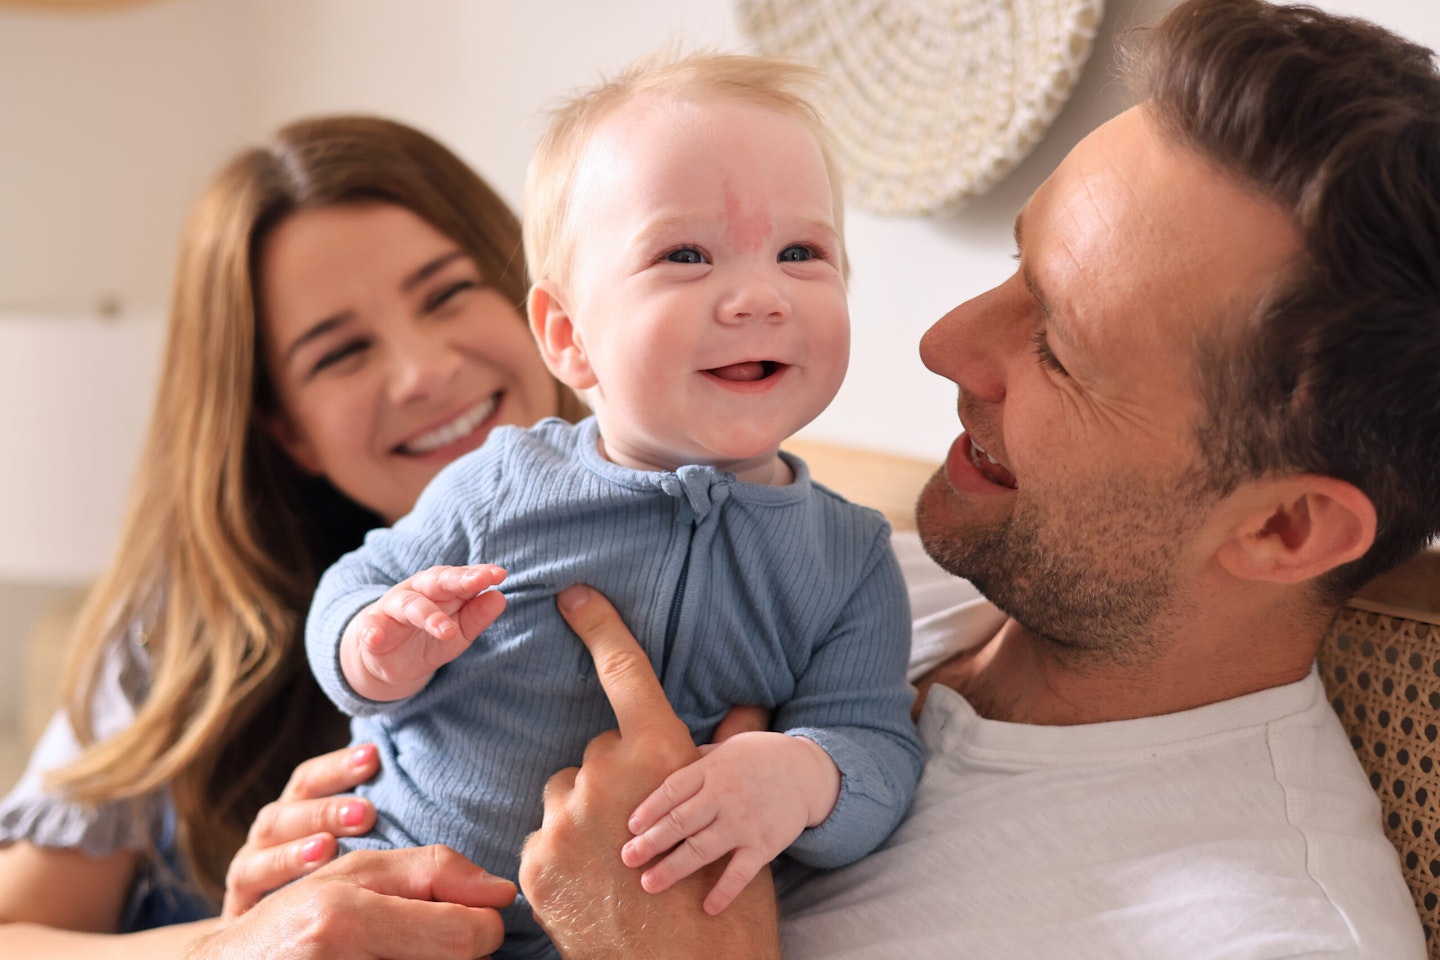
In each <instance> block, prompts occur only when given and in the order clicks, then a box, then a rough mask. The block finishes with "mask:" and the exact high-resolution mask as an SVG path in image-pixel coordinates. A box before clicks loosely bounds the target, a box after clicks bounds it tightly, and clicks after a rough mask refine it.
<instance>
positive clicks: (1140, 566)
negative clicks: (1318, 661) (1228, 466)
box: [916, 469, 1214, 667]
mask: <svg viewBox="0 0 1440 960" xmlns="http://www.w3.org/2000/svg"><path fill="white" fill-rule="evenodd" d="M1092 486H1093V487H1094V488H1095V489H1089V487H1092ZM953 496H954V493H953V491H952V490H951V489H950V486H949V483H948V481H947V480H946V479H945V476H944V472H943V469H942V470H941V471H939V472H937V473H936V475H935V476H934V477H932V478H931V479H930V482H929V484H927V486H926V488H925V491H924V492H923V493H922V494H921V496H920V500H919V503H918V504H917V507H916V516H917V521H918V527H919V530H920V538H921V542H922V544H923V545H924V547H925V551H926V553H928V554H929V555H930V557H931V559H933V560H934V561H935V562H936V563H938V564H939V565H940V566H941V567H943V568H944V569H946V570H948V571H949V572H950V573H952V574H955V575H956V576H959V577H964V578H965V579H967V580H969V581H970V582H971V583H973V584H974V585H975V587H976V588H977V589H978V590H979V591H980V592H981V593H982V594H984V595H985V597H986V598H987V599H989V600H990V602H992V603H994V604H995V605H996V606H997V607H999V608H1000V609H1001V610H1002V611H1004V612H1005V613H1006V614H1007V615H1009V616H1011V617H1013V618H1014V619H1015V620H1016V621H1018V622H1019V623H1020V624H1021V625H1022V626H1024V627H1025V628H1026V629H1027V630H1029V631H1030V632H1031V633H1033V634H1035V635H1036V637H1037V638H1038V639H1040V640H1041V641H1042V642H1044V643H1045V644H1046V646H1047V647H1048V648H1049V649H1050V650H1051V652H1052V653H1053V655H1054V656H1055V657H1056V658H1057V659H1059V660H1061V661H1062V662H1067V663H1069V664H1070V665H1072V666H1075V667H1082V666H1084V665H1087V664H1091V665H1094V664H1100V663H1107V664H1116V665H1134V664H1139V663H1144V662H1147V661H1149V660H1152V659H1153V658H1154V657H1155V656H1156V655H1157V654H1158V653H1159V652H1160V651H1161V650H1162V649H1163V648H1164V646H1165V641H1166V638H1167V637H1168V635H1169V632H1170V631H1169V625H1170V624H1172V623H1174V622H1176V621H1177V620H1179V619H1181V618H1184V617H1188V616H1193V614H1194V610H1195V604H1194V603H1193V601H1192V600H1191V599H1190V598H1189V597H1188V596H1187V595H1186V594H1187V589H1182V587H1181V585H1180V584H1179V582H1178V577H1177V574H1176V565H1177V558H1178V557H1179V556H1180V554H1181V552H1182V550H1183V548H1184V545H1185V543H1186V542H1187V540H1188V538H1189V536H1190V535H1191V534H1193V532H1194V531H1195V529H1196V528H1198V527H1199V525H1200V523H1201V521H1202V519H1203V517H1204V512H1205V509H1206V507H1207V506H1209V505H1210V504H1212V503H1213V502H1214V495H1213V494H1211V493H1209V488H1208V486H1206V485H1205V484H1204V483H1203V482H1202V481H1201V480H1199V479H1198V477H1197V476H1196V475H1195V474H1187V475H1185V476H1183V477H1181V478H1179V479H1177V480H1173V481H1171V482H1170V483H1168V484H1166V485H1165V486H1164V488H1163V489H1162V488H1160V487H1159V486H1157V485H1156V484H1154V483H1148V484H1147V483H1145V482H1143V481H1139V480H1134V479H1119V478H1115V477H1109V478H1106V479H1105V481H1104V482H1103V484H1102V483H1100V482H1094V483H1092V484H1085V485H1081V486H1080V487H1077V489H1075V490H1073V491H1066V493H1065V496H1064V501H1063V505H1064V508H1065V509H1064V513H1065V516H1064V517H1060V516H1057V515H1055V514H1054V512H1053V511H1051V512H1050V514H1049V515H1047V513H1046V512H1045V511H1044V510H1042V509H1041V507H1040V506H1039V505H1037V504H1035V503H1033V502H1031V503H1028V504H1025V505H1022V506H1021V507H1020V508H1019V509H1018V510H1017V511H1016V512H1015V513H1013V514H1011V515H1010V516H1008V517H1006V518H1005V519H1004V520H1003V521H1000V522H999V523H997V524H996V525H994V526H991V527H989V528H988V529H987V528H977V527H972V526H967V524H966V522H965V516H964V512H963V510H961V509H958V508H957V507H956V506H955V505H953V504H947V503H946V502H945V501H946V500H948V499H950V498H952V497H953Z"/></svg>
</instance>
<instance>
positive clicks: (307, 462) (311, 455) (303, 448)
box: [254, 410, 322, 477]
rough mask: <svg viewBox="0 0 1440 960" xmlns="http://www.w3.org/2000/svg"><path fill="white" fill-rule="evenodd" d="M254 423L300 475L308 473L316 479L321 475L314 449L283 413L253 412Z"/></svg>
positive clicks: (318, 460) (318, 459)
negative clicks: (273, 441) (288, 458)
mask: <svg viewBox="0 0 1440 960" xmlns="http://www.w3.org/2000/svg"><path fill="white" fill-rule="evenodd" d="M254 416H255V422H256V423H257V424H258V425H259V427H260V429H262V430H264V431H265V432H266V433H268V434H270V436H271V437H272V438H273V439H274V440H275V443H276V444H278V445H279V447H280V449H281V450H284V451H285V453H286V455H287V456H289V457H290V459H291V460H293V461H294V462H295V466H297V467H299V468H300V470H301V472H302V473H308V474H310V475H311V476H312V477H318V476H320V474H321V473H322V471H321V469H320V458H319V457H318V456H317V455H316V453H315V447H314V445H312V444H311V443H310V440H309V438H308V437H306V436H305V435H304V434H303V433H301V432H300V430H298V429H297V428H296V426H295V424H294V423H292V422H291V421H290V418H289V417H287V416H286V415H285V414H283V413H262V412H261V411H259V410H256V411H255V414H254Z"/></svg>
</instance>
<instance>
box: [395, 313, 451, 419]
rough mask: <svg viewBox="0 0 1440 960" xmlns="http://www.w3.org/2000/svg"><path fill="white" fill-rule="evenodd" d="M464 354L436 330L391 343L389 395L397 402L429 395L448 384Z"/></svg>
mask: <svg viewBox="0 0 1440 960" xmlns="http://www.w3.org/2000/svg"><path fill="white" fill-rule="evenodd" d="M463 363H464V358H463V357H462V356H461V355H460V351H459V350H457V349H455V347H454V346H453V345H451V344H450V343H449V342H448V341H447V340H446V339H445V338H444V337H442V336H440V335H439V334H438V333H437V332H436V331H434V330H421V331H416V332H415V333H412V334H411V335H409V336H406V337H404V338H401V339H399V340H398V341H397V342H396V343H395V344H394V346H393V347H392V354H391V372H390V398H391V400H392V401H393V402H395V403H397V404H403V403H408V402H411V401H414V400H423V399H429V398H431V397H434V396H437V395H439V394H441V393H443V392H444V391H445V390H446V389H448V388H449V386H450V385H451V383H452V382H453V381H454V379H455V375H456V374H457V373H458V372H459V370H460V367H461V365H462V364H463Z"/></svg>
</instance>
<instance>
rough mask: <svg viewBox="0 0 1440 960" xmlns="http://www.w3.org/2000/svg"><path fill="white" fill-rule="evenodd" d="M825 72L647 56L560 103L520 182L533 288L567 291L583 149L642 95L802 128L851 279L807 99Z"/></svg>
mask: <svg viewBox="0 0 1440 960" xmlns="http://www.w3.org/2000/svg"><path fill="white" fill-rule="evenodd" d="M823 82H824V74H822V73H821V72H820V71H819V70H816V69H815V68H813V67H807V66H804V65H803V64H799V63H796V62H794V61H792V60H784V59H780V58H778V57H759V56H749V55H746V54H737V53H715V52H709V51H706V52H697V53H691V54H688V55H684V56H676V55H674V54H669V53H663V54H652V55H650V56H646V57H642V58H641V59H639V60H636V61H634V62H633V63H631V64H630V65H629V66H628V67H626V68H625V69H624V70H623V71H621V72H620V73H619V74H618V75H617V76H615V77H613V78H612V79H610V80H607V81H604V82H602V83H601V84H600V85H599V86H597V87H594V88H593V89H591V90H589V91H587V92H585V93H582V94H580V95H579V96H576V97H574V98H573V99H571V100H568V101H565V102H563V103H561V104H560V105H559V106H558V107H556V108H555V109H554V110H552V111H551V113H550V125H549V127H548V128H547V129H546V131H545V134H544V136H543V137H541V139H540V143H539V145H538V146H537V147H536V148H535V153H534V155H533V156H532V157H531V158H530V168H529V171H528V172H527V174H526V178H525V208H524V210H525V212H524V240H525V259H526V262H527V263H528V264H529V265H530V281H531V284H532V285H535V284H540V283H546V284H554V285H557V286H559V287H561V288H564V287H565V285H566V284H567V283H568V281H569V272H570V266H571V261H572V259H573V254H574V248H575V242H576V237H575V230H574V223H573V217H572V203H571V200H572V193H573V191H574V186H575V177H576V173H577V171H578V170H579V167H580V162H581V159H582V158H583V156H584V153H585V149H586V147H587V146H588V145H589V143H590V139H591V137H592V136H594V134H595V131H596V130H597V129H598V128H599V126H600V124H601V123H602V122H603V121H604V120H605V118H607V117H608V116H610V114H612V113H613V112H614V111H615V110H616V109H618V108H619V107H621V106H623V105H624V104H626V103H629V102H630V101H631V100H634V99H635V98H636V97H638V96H641V95H647V94H653V95H656V96H660V97H663V98H665V99H667V100H669V101H671V102H681V103H695V102H700V101H707V100H729V101H732V102H739V103H744V104H750V105H753V106H757V107H763V108H765V109H767V110H773V111H774V112H776V113H778V114H781V115H782V116H786V117H791V118H793V119H795V120H798V121H799V122H800V123H802V124H804V125H805V127H806V128H807V129H808V130H809V131H810V133H811V134H812V135H813V136H814V137H815V141H816V143H817V144H819V147H820V153H821V156H822V157H823V158H824V161H825V172H826V174H827V175H828V177H829V180H830V192H831V195H832V196H833V198H834V200H833V202H834V218H835V232H836V234H837V237H838V243H839V250H838V253H839V265H840V269H841V275H842V276H845V277H848V276H849V269H850V259H849V257H848V256H847V255H846V253H845V239H844V237H845V232H844V213H845V209H844V208H845V204H844V199H843V195H842V192H841V182H840V170H839V167H837V166H836V163H835V156H834V150H833V149H832V144H831V139H830V135H829V133H828V132H827V131H826V129H825V124H824V122H823V121H822V120H821V118H820V113H819V111H817V110H816V108H815V107H814V106H813V104H812V102H811V100H810V95H811V94H813V93H815V92H817V91H818V90H819V88H820V86H821V84H822V83H823Z"/></svg>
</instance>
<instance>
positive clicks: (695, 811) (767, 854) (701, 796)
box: [620, 733, 840, 916]
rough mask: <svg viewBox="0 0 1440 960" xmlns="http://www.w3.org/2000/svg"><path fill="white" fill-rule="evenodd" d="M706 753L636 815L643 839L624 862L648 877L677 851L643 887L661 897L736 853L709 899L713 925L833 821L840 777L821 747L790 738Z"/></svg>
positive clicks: (747, 739)
mask: <svg viewBox="0 0 1440 960" xmlns="http://www.w3.org/2000/svg"><path fill="white" fill-rule="evenodd" d="M700 749H701V751H702V752H703V753H704V756H702V757H701V758H700V759H699V760H696V761H695V762H694V763H692V764H690V765H689V766H687V767H682V768H681V769H679V770H677V771H675V772H674V773H672V774H671V775H670V776H669V777H668V778H666V780H665V782H664V783H662V784H660V786H659V787H658V788H657V789H656V790H655V792H654V793H652V794H650V796H648V797H646V798H645V799H644V800H643V801H642V802H641V804H640V806H638V807H636V808H635V812H634V813H632V814H631V815H630V822H629V827H630V832H631V833H633V834H635V836H634V837H632V838H631V839H630V841H629V842H628V843H626V844H625V846H624V847H623V848H621V851H620V859H621V860H622V861H624V863H625V865H626V866H628V867H639V866H643V865H644V864H646V863H649V862H650V861H651V860H653V859H654V858H655V857H657V856H659V855H660V854H663V853H665V852H666V851H670V853H669V855H668V856H666V857H665V859H663V860H661V861H660V862H659V863H657V864H655V865H654V866H652V867H651V868H650V869H648V870H646V871H645V873H644V874H642V875H641V877H640V885H641V886H642V887H644V888H645V889H646V890H647V891H648V892H650V893H659V892H660V891H662V890H665V889H666V888H668V887H669V886H671V885H672V884H674V883H675V882H676V881H678V880H680V879H682V878H684V877H687V876H689V875H690V874H692V873H694V872H695V871H696V870H698V869H699V868H700V867H703V866H704V865H705V864H707V863H711V862H713V861H715V860H718V859H720V858H721V857H723V856H725V854H727V853H731V852H732V851H733V854H732V856H731V857H730V863H729V864H728V865H727V866H726V867H725V872H724V873H723V874H721V876H720V879H719V880H718V881H717V882H716V884H715V886H714V887H713V888H712V889H711V891H710V894H709V895H708V896H707V897H706V898H705V912H706V913H708V914H711V915H712V916H713V915H714V914H717V913H719V912H720V911H721V910H724V909H725V908H726V907H728V906H729V905H730V903H731V901H733V900H734V899H735V898H736V897H737V896H738V895H739V894H740V891H741V890H744V889H745V885H746V884H747V883H749V882H750V880H751V878H752V877H754V876H755V874H756V873H758V872H759V871H760V869H761V868H762V867H764V866H765V865H766V864H767V863H769V862H770V861H771V860H773V859H775V857H776V855H777V854H779V853H780V852H781V851H782V850H784V849H785V848H786V847H788V846H790V844H792V843H794V842H795V838H796V837H798V836H800V833H801V831H803V830H804V829H805V828H806V827H814V826H819V825H820V824H821V823H823V822H824V820H825V818H826V817H828V816H830V811H831V810H833V809H834V807H835V800H836V798H837V797H839V795H840V771H839V770H838V769H837V768H836V766H835V763H834V761H832V760H831V759H830V755H829V754H827V753H826V752H825V751H824V750H822V749H820V747H819V745H818V744H816V743H815V742H814V741H811V740H806V739H805V738H803V737H792V736H789V735H787V734H783V733H742V734H738V735H736V736H733V737H731V738H730V739H728V740H726V741H725V742H723V743H720V744H716V745H715V746H713V747H701V748H700ZM677 844H678V846H677ZM672 847H673V848H674V849H673V850H671V848H672Z"/></svg>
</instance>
